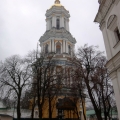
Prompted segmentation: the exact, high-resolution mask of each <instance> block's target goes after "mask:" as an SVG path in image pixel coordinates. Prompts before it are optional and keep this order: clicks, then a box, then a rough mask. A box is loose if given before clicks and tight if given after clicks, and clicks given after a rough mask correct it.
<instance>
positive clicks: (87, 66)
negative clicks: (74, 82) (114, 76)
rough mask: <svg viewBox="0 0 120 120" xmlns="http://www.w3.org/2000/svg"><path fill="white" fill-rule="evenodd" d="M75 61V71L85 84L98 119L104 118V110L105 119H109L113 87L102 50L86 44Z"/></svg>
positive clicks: (79, 50) (80, 49)
mask: <svg viewBox="0 0 120 120" xmlns="http://www.w3.org/2000/svg"><path fill="white" fill-rule="evenodd" d="M73 63H74V65H75V66H76V71H75V73H76V74H77V77H78V78H79V79H78V80H79V81H81V80H82V82H83V83H84V84H85V87H86V90H87V93H88V95H89V98H90V100H91V102H92V104H93V107H94V110H95V113H96V116H97V119H98V120H102V112H103V113H104V117H105V120H107V117H109V114H110V108H111V106H110V98H111V95H112V94H113V88H112V85H111V82H110V79H109V77H108V71H107V68H106V66H105V64H106V58H105V57H104V56H103V53H102V52H100V51H97V47H95V46H88V45H84V47H80V48H79V49H78V52H77V55H76V57H75V58H74V59H73ZM79 85H80V84H78V86H79ZM80 86H81V85H80Z"/></svg>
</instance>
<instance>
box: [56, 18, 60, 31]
mask: <svg viewBox="0 0 120 120" xmlns="http://www.w3.org/2000/svg"><path fill="white" fill-rule="evenodd" d="M56 28H57V29H60V20H59V19H57V21H56Z"/></svg>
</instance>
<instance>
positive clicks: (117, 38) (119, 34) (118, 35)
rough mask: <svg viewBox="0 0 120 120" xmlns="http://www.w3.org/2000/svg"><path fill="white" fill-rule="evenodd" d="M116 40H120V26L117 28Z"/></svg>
mask: <svg viewBox="0 0 120 120" xmlns="http://www.w3.org/2000/svg"><path fill="white" fill-rule="evenodd" d="M114 32H115V36H116V42H118V41H120V31H119V29H118V27H117V28H116V29H115V31H114Z"/></svg>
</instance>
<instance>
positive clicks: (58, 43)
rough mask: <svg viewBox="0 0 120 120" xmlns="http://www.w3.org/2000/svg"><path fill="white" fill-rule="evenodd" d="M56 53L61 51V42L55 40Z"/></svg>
mask: <svg viewBox="0 0 120 120" xmlns="http://www.w3.org/2000/svg"><path fill="white" fill-rule="evenodd" d="M56 53H57V54H60V53H61V43H60V42H57V44H56Z"/></svg>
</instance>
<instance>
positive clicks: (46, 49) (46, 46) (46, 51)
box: [45, 44, 48, 53]
mask: <svg viewBox="0 0 120 120" xmlns="http://www.w3.org/2000/svg"><path fill="white" fill-rule="evenodd" d="M45 53H48V44H46V45H45Z"/></svg>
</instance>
